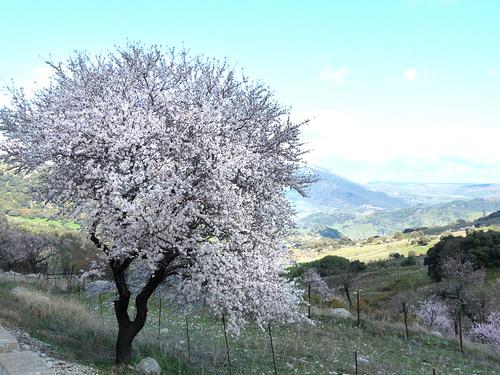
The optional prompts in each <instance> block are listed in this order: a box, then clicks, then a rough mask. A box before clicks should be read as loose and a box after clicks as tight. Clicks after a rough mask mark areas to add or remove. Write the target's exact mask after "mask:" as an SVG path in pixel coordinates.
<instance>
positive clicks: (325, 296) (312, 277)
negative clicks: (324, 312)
mask: <svg viewBox="0 0 500 375" xmlns="http://www.w3.org/2000/svg"><path fill="white" fill-rule="evenodd" d="M303 278H304V284H305V285H307V286H310V288H311V292H312V293H314V294H316V295H318V296H319V297H320V298H321V300H322V301H323V302H327V301H329V300H330V299H331V298H332V297H333V294H332V291H331V290H330V288H329V287H328V285H327V284H326V282H325V280H323V279H322V278H321V276H320V274H319V273H318V271H317V270H316V268H308V269H307V270H306V271H305V272H304V276H303Z"/></svg>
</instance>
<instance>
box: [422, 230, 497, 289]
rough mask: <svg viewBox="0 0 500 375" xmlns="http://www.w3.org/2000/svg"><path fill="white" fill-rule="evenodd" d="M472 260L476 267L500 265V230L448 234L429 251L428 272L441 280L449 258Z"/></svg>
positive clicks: (426, 260)
mask: <svg viewBox="0 0 500 375" xmlns="http://www.w3.org/2000/svg"><path fill="white" fill-rule="evenodd" d="M451 258H459V259H461V260H462V261H470V262H471V263H472V264H473V265H474V268H490V267H500V232H496V231H487V232H483V231H475V232H473V233H470V234H468V235H467V236H465V237H454V236H447V237H444V238H442V239H441V240H440V241H439V242H438V243H437V244H436V245H434V246H433V247H431V248H430V249H429V250H428V251H427V257H426V258H425V264H426V265H427V266H428V274H429V276H430V277H431V278H432V279H433V280H435V281H441V280H442V278H443V273H444V266H445V263H446V260H447V259H451Z"/></svg>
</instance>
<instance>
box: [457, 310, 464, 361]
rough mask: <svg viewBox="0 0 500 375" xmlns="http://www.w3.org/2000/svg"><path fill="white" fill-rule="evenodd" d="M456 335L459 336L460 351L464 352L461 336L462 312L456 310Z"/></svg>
mask: <svg viewBox="0 0 500 375" xmlns="http://www.w3.org/2000/svg"><path fill="white" fill-rule="evenodd" d="M458 335H459V337H460V353H462V354H464V344H463V337H462V312H461V311H460V310H459V311H458Z"/></svg>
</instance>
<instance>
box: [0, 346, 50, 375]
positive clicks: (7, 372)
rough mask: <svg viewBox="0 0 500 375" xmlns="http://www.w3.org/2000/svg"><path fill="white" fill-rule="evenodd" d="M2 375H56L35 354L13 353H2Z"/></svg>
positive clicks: (0, 360)
mask: <svg viewBox="0 0 500 375" xmlns="http://www.w3.org/2000/svg"><path fill="white" fill-rule="evenodd" d="M0 375H55V372H54V370H53V369H52V368H51V367H50V366H49V365H48V363H47V362H46V361H45V360H43V359H42V358H41V357H40V356H38V355H37V354H36V353H34V352H12V353H0Z"/></svg>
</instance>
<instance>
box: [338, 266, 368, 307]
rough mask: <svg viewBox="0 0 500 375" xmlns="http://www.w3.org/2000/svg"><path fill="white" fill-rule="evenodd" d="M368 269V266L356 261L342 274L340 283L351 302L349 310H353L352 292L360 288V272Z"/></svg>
mask: <svg viewBox="0 0 500 375" xmlns="http://www.w3.org/2000/svg"><path fill="white" fill-rule="evenodd" d="M364 269H366V264H365V263H363V262H360V261H359V260H355V261H352V262H350V263H349V265H348V266H347V267H346V268H345V269H344V270H343V272H341V273H340V282H341V284H342V288H343V289H344V293H345V297H346V298H347V301H348V302H349V308H352V298H351V292H352V291H353V290H355V289H357V288H358V287H359V278H358V276H359V272H360V271H363V270H364Z"/></svg>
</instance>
